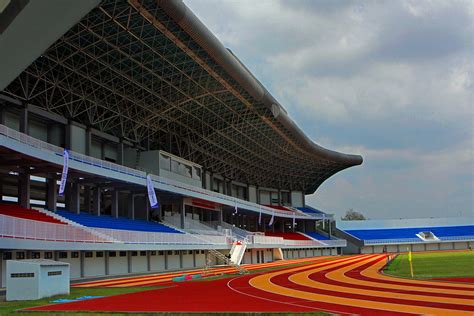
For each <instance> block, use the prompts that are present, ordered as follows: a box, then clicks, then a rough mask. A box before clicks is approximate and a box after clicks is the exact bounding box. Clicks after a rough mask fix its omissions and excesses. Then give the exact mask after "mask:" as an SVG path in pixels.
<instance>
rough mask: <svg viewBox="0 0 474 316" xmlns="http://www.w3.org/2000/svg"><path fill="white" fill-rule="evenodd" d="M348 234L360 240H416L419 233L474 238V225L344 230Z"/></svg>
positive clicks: (439, 236)
mask: <svg viewBox="0 0 474 316" xmlns="http://www.w3.org/2000/svg"><path fill="white" fill-rule="evenodd" d="M345 232H347V233H348V234H351V235H352V236H354V237H356V238H357V239H360V240H373V239H400V238H418V237H417V236H416V234H418V233H419V232H432V233H433V234H434V235H435V236H436V237H438V238H440V239H442V238H443V237H458V236H459V237H461V236H474V225H468V226H446V227H415V228H386V229H354V230H345Z"/></svg>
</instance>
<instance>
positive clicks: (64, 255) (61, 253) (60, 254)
mask: <svg viewBox="0 0 474 316" xmlns="http://www.w3.org/2000/svg"><path fill="white" fill-rule="evenodd" d="M58 257H59V258H60V259H67V252H65V251H61V252H59V254H58Z"/></svg>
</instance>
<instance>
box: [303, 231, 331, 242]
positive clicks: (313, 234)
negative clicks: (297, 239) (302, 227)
mask: <svg viewBox="0 0 474 316" xmlns="http://www.w3.org/2000/svg"><path fill="white" fill-rule="evenodd" d="M305 234H306V235H308V236H309V237H311V238H313V239H316V240H330V238H329V237H327V236H324V235H322V234H320V233H318V232H309V233H308V232H307V233H305Z"/></svg>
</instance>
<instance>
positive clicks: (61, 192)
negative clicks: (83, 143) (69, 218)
mask: <svg viewBox="0 0 474 316" xmlns="http://www.w3.org/2000/svg"><path fill="white" fill-rule="evenodd" d="M63 158H64V159H63V160H64V162H63V173H62V174H61V182H60V183H59V196H63V195H64V190H65V189H66V183H67V173H68V170H69V152H68V151H67V149H64V153H63Z"/></svg>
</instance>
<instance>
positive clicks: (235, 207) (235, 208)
mask: <svg viewBox="0 0 474 316" xmlns="http://www.w3.org/2000/svg"><path fill="white" fill-rule="evenodd" d="M234 203H235V205H234V211H235V212H234V215H235V214H237V212H238V211H239V209H238V208H237V201H234Z"/></svg>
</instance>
